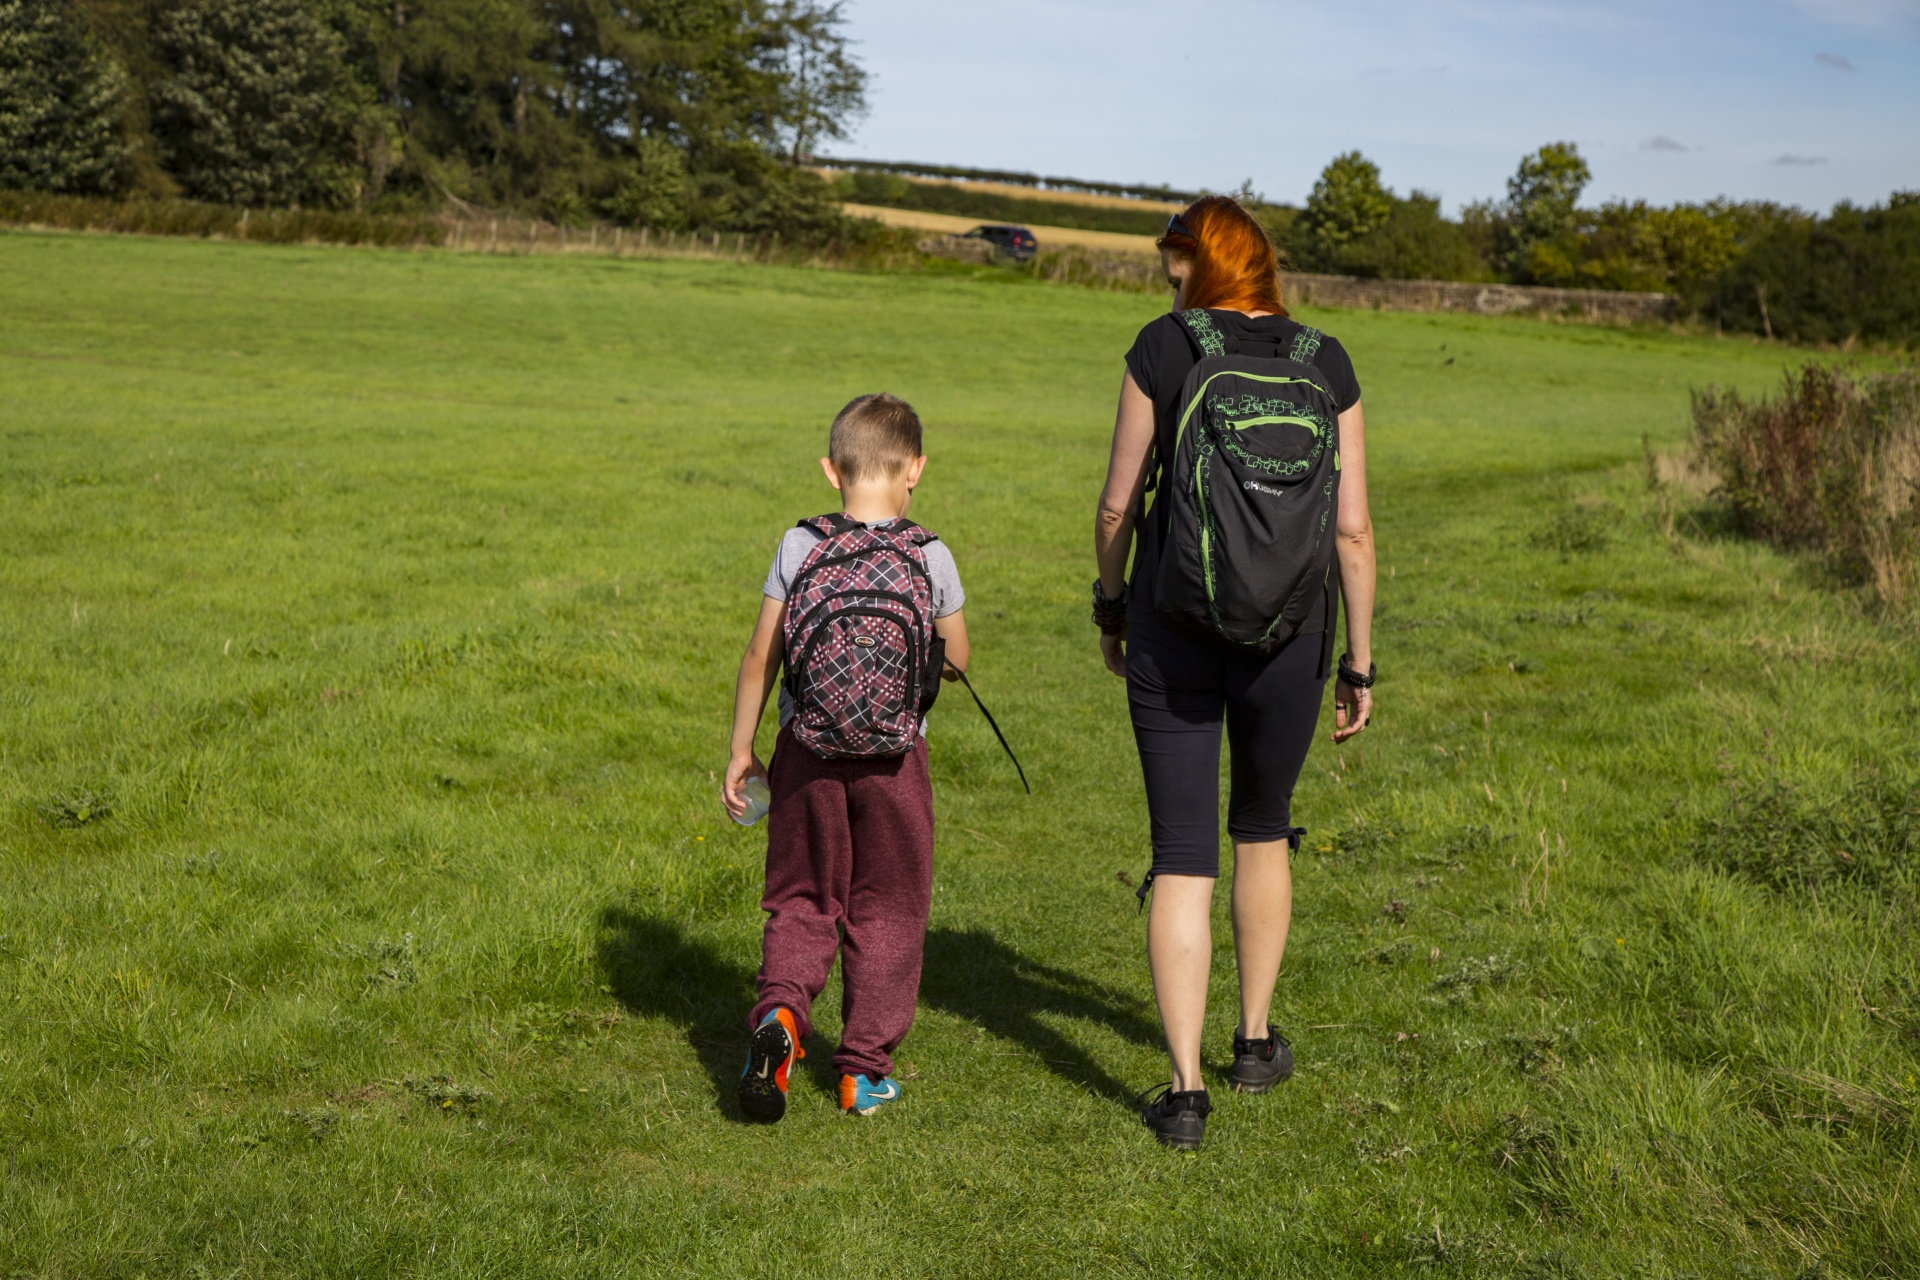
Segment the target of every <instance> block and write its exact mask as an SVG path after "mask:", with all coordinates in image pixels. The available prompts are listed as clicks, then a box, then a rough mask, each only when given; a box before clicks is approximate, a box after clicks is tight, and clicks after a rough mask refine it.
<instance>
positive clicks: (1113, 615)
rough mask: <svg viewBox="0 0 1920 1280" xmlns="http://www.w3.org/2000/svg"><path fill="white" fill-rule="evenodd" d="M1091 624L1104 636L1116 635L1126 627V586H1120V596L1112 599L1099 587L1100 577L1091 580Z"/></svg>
mask: <svg viewBox="0 0 1920 1280" xmlns="http://www.w3.org/2000/svg"><path fill="white" fill-rule="evenodd" d="M1093 625H1094V626H1096V627H1098V628H1100V634H1101V635H1106V636H1116V635H1119V634H1120V633H1121V632H1122V631H1125V630H1126V629H1127V588H1126V587H1124V586H1123V587H1121V588H1120V598H1119V599H1118V600H1113V599H1109V598H1108V597H1107V593H1106V592H1105V591H1102V590H1101V589H1100V579H1098V578H1095V579H1094V580H1093Z"/></svg>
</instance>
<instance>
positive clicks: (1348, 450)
mask: <svg viewBox="0 0 1920 1280" xmlns="http://www.w3.org/2000/svg"><path fill="white" fill-rule="evenodd" d="M1335 534H1336V537H1335V540H1334V549H1335V553H1336V555H1337V556H1338V557H1339V561H1340V594H1341V595H1342V596H1343V597H1344V598H1345V600H1346V614H1347V655H1348V660H1349V661H1350V662H1351V663H1352V665H1353V669H1354V670H1355V671H1358V672H1362V673H1364V672H1365V671H1366V670H1367V668H1368V666H1369V665H1371V664H1372V662H1373V591H1374V563H1373V516H1372V514H1371V513H1370V512H1369V511H1368V510H1367V422H1366V416H1365V415H1364V414H1363V413H1362V412H1361V411H1360V402H1359V401H1357V400H1356V401H1355V402H1354V403H1353V407H1352V408H1350V409H1348V410H1347V411H1346V412H1345V413H1343V414H1341V415H1340V516H1339V521H1338V524H1337V525H1336V527H1335ZM1333 622H1334V620H1333V619H1332V618H1329V619H1327V625H1328V626H1332V625H1333ZM1372 715H1373V691H1372V690H1371V689H1355V688H1353V687H1352V686H1350V685H1349V684H1347V682H1346V681H1344V680H1342V681H1339V682H1338V683H1336V684H1335V686H1334V691H1333V726H1334V727H1333V740H1334V741H1335V742H1345V741H1346V740H1347V739H1348V738H1351V737H1352V736H1353V735H1354V734H1356V733H1359V732H1360V731H1361V730H1362V729H1364V728H1366V727H1367V720H1368V719H1369V718H1370V717H1371V716H1372Z"/></svg>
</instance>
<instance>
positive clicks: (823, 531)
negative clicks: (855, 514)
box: [794, 511, 860, 538]
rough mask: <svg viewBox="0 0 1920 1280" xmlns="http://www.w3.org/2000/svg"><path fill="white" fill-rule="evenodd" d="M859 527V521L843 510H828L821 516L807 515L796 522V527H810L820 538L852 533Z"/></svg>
mask: <svg viewBox="0 0 1920 1280" xmlns="http://www.w3.org/2000/svg"><path fill="white" fill-rule="evenodd" d="M859 527H860V522H859V521H858V520H855V519H853V518H852V517H850V516H848V515H847V513H846V512H844V511H829V512H828V513H827V514H826V515H823V516H808V517H807V518H806V519H805V520H802V521H801V522H800V523H798V524H796V525H795V526H794V528H796V529H811V530H813V531H814V532H815V533H817V534H819V535H820V536H821V537H822V538H833V537H837V536H839V535H840V534H843V533H852V532H853V531H854V530H855V529H858V528H859Z"/></svg>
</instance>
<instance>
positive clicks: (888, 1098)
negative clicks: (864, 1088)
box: [867, 1084, 900, 1102]
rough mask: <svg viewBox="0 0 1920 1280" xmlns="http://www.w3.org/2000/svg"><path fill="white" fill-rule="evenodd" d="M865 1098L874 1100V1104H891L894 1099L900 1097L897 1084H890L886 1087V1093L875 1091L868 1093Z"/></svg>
mask: <svg viewBox="0 0 1920 1280" xmlns="http://www.w3.org/2000/svg"><path fill="white" fill-rule="evenodd" d="M867 1096H868V1097H869V1098H872V1099H874V1100H875V1101H876V1102H892V1101H893V1100H894V1099H895V1098H897V1097H899V1096H900V1086H899V1085H897V1084H890V1085H888V1086H887V1091H886V1092H885V1093H882V1092H880V1091H879V1090H878V1089H875V1090H874V1091H873V1092H872V1093H869V1094H868V1095H867Z"/></svg>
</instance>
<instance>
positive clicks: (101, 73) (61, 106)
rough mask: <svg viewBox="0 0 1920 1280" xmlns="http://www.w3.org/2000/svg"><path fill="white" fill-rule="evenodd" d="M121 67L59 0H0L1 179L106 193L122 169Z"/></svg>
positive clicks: (124, 156) (1, 182) (51, 188)
mask: <svg viewBox="0 0 1920 1280" xmlns="http://www.w3.org/2000/svg"><path fill="white" fill-rule="evenodd" d="M126 87H127V79H126V75H125V74H124V73H123V72H122V71H121V70H120V68H119V67H118V66H117V65H116V64H115V63H114V62H113V61H112V59H110V58H109V57H108V56H107V55H106V53H105V52H104V51H103V50H102V49H101V48H100V46H99V44H98V43H97V42H96V41H95V40H94V39H93V37H92V35H91V34H90V33H89V32H88V31H87V29H86V27H85V26H84V25H83V24H82V22H81V20H80V19H79V18H78V17H76V16H75V15H74V14H73V12H72V11H71V10H70V9H69V8H68V7H67V6H66V5H64V4H61V3H59V2H58V0H0V187H26V188H31V189H35V190H41V191H66V192H74V193H81V194H106V193H111V192H113V191H115V190H118V189H119V188H120V186H121V185H122V183H123V182H124V180H125V177H126V170H127V145H126V140H125V137H124V134H123V130H122V126H121V120H122V117H123V115H124V106H123V95H124V94H125V92H126Z"/></svg>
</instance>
